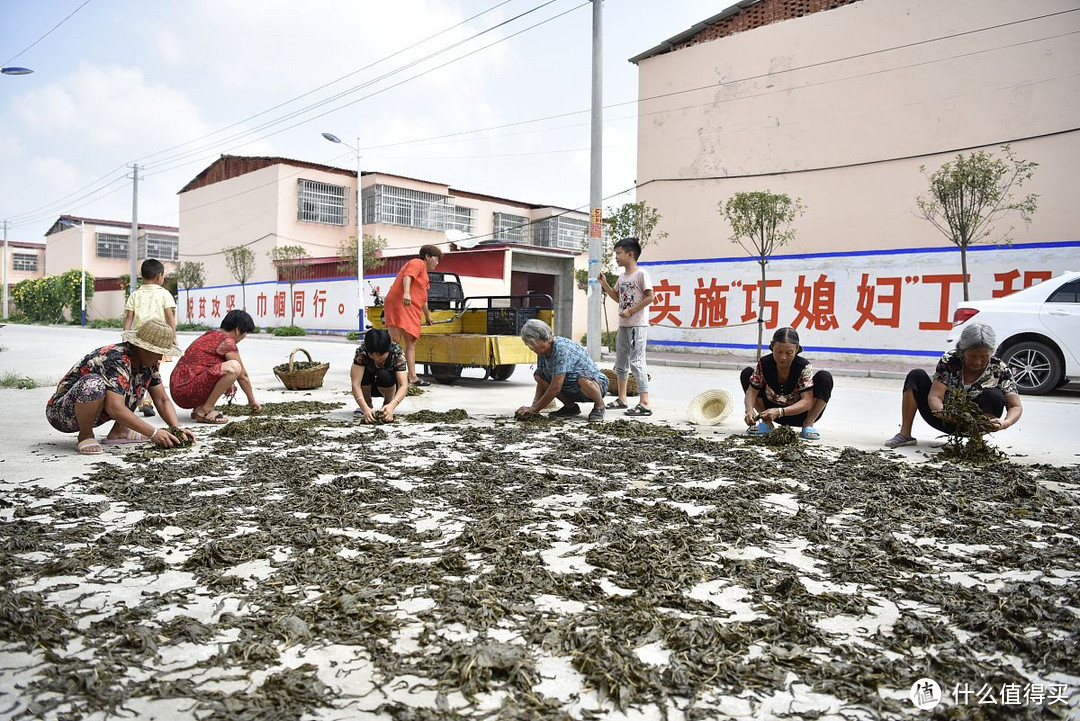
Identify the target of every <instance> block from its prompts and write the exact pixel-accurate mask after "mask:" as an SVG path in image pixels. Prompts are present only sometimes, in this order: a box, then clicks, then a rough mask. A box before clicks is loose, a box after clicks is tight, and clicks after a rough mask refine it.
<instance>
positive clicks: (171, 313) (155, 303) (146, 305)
mask: <svg viewBox="0 0 1080 721" xmlns="http://www.w3.org/2000/svg"><path fill="white" fill-rule="evenodd" d="M139 273H140V275H142V285H141V286H139V287H138V288H136V289H135V290H134V291H132V292H131V295H129V296H128V299H127V304H126V305H125V306H124V330H138V329H139V326H141V325H142V324H143V323H145V322H146V321H148V320H159V321H161V322H162V323H164V324H165V325H167V326H169V327H170V328H172V330H173V333H174V334H175V333H176V301H175V300H174V299H173V297H172V293H170V292H169V291H167V290H165V288H164V287H163V286H162V283H164V282H165V266H164V265H162V264H161V261H160V260H155V259H153V258H147V259H146V260H144V261H143V264H142V267H141V268H140V269H139ZM139 410H141V411H142V414H143V415H144V416H152V415H154V404H153V403H152V402H151V400H150V396H149V395H147V396H145V397H144V398H143V402H142V403H141V404H140V406H139Z"/></svg>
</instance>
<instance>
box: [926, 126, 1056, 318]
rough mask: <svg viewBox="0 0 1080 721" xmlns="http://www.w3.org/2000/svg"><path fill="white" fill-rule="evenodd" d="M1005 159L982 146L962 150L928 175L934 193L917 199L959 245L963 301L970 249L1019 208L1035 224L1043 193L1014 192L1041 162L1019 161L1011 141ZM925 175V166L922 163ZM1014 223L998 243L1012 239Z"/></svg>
mask: <svg viewBox="0 0 1080 721" xmlns="http://www.w3.org/2000/svg"><path fill="white" fill-rule="evenodd" d="M1001 149H1002V152H1003V153H1004V154H1005V158H1004V159H1002V158H996V157H994V156H993V155H991V154H990V153H987V152H985V151H983V150H979V151H976V152H974V153H971V154H970V155H964V154H963V153H959V154H958V155H957V156H956V158H955V159H953V160H950V161H948V162H946V163H945V164H944V165H942V166H941V167H940V168H938V169H937V170H935V171H934V172H933V174H931V175H930V176H929V179H930V192H929V193H928V194H926V195H923V196H919V197H918V198H916V199H915V204H916V205H917V206H918V208H919V214H920V215H921V216H922V217H923V218H924V219H926V220H927V221H929V222H930V224H931V225H933V226H934V227H935V228H937V229H938V230H939V231H940V232H941V234H942V235H944V236H945V237H946V238H948V239H949V241H950V242H951V243H952V244H953V245H955V246H956V247H957V248H959V249H960V271H961V273H962V274H963V277H964V300H968V299H969V298H968V272H967V249H968V246H970V245H975V244H976V243H982V242H991V241H992V240H993V239H992V237H991V236H992V235H993V234H994V223H995V221H997V220H998V219H1000V218H1001V217H1002V216H1003V215H1005V214H1007V213H1012V212H1016V213H1018V214H1019V215H1020V219H1021V220H1023V221H1024V224H1025V225H1027V224H1029V223H1031V216H1032V215H1034V213H1035V209H1036V207H1037V201H1038V198H1039V196H1038V195H1035V194H1034V193H1032V194H1029V195H1026V196H1024V197H1022V198H1017V197H1014V196H1013V190H1014V189H1016V190H1018V189H1019V188H1020V187H1021V186H1023V184H1024V183H1026V182H1027V181H1028V180H1031V177H1032V176H1033V175H1034V174H1035V168H1037V167H1038V166H1039V164H1038V163H1033V162H1030V161H1026V160H1021V159H1019V158H1017V157H1016V156H1015V155H1013V153H1012V150H1011V149H1010V148H1009V146H1008V145H1003V146H1001ZM919 170H920V171H921V172H922V174H923V175H926V167H925V166H922V167H920V168H919ZM1011 231H1012V228H1010V229H1009V230H1008V231H1006V232H1005V233H1004V234H1002V236H1001V237H999V238H998V239H997V241H996V242H999V243H1009V242H1011V239H1010V238H1009V233H1010V232H1011Z"/></svg>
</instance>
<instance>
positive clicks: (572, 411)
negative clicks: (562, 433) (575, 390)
mask: <svg viewBox="0 0 1080 721" xmlns="http://www.w3.org/2000/svg"><path fill="white" fill-rule="evenodd" d="M579 415H581V408H580V407H579V406H578V404H577V403H574V404H571V405H568V406H563V407H562V408H560V409H559V410H557V411H552V412H551V413H548V418H570V417H571V416H579Z"/></svg>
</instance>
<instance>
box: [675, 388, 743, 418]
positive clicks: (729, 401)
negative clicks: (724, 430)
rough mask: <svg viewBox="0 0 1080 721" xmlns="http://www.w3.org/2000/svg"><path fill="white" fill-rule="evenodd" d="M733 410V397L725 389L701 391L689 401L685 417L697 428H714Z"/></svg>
mask: <svg viewBox="0 0 1080 721" xmlns="http://www.w3.org/2000/svg"><path fill="white" fill-rule="evenodd" d="M733 410H735V397H734V396H732V395H731V391H729V390H727V389H726V388H715V389H712V390H707V391H703V392H702V393H699V394H698V395H696V396H694V399H693V400H692V401H690V408H689V409H687V411H686V415H687V416H688V417H689V419H690V422H691V423H693V424H695V425H698V426H715V425H718V424H720V423H723V422H724V419H725V418H727V417H728V416H730V415H731V412H732V411H733Z"/></svg>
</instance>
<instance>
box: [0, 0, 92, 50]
mask: <svg viewBox="0 0 1080 721" xmlns="http://www.w3.org/2000/svg"><path fill="white" fill-rule="evenodd" d="M88 4H90V0H84V1H83V4H82V5H80V6H79V7H77V8H75V9H74V10H72V11H71V13H70V14H68V16H67V17H66V18H64V19H63V20H61V21H60V22H58V23H56V25H53V26H52V30H49V32H47V33H45V34H44V35H42V36H41V37H40V38H38V39H37V40H35V41H34V42H32V43H30V44H29V45H27V46H26V47H25V48H24V49H23V50H22V51H20V52H19V53H18V54H16V55H14V56H12V57H10V58H8V59H7V60H5V61H4V62H3V63H2V64H3V65H7V64H8V63H10V62H11V61H12V60H15V59H17V58H18V57H19V56H21V55H22V54H23V53H25V52H26V51H27V50H29V49H30V48H32V47H34V46H35V45H37V44H38V43H40V42H41V41H42V40H44V39H45V38H47V37H49V36H50V35H52V34H53V31H55V30H56V29H57V28H58V27H60V26H61V25H63V24H64V23H66V22H67V21H68V20H70V19H71V18H72V16H73V15H74V14H75V13H77V12H79V11H80V10H82V9H83V8H84V7H86V6H87V5H88Z"/></svg>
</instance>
